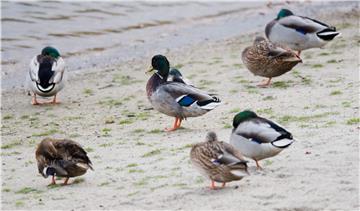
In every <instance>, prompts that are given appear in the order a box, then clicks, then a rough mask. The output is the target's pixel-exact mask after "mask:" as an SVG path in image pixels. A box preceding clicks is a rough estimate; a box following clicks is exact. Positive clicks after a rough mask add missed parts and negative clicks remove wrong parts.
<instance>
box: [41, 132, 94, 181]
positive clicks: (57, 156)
mask: <svg viewBox="0 0 360 211" xmlns="http://www.w3.org/2000/svg"><path fill="white" fill-rule="evenodd" d="M35 157H36V161H37V166H38V170H39V173H40V174H41V175H42V176H43V177H44V178H47V177H48V176H52V182H51V184H50V185H53V184H56V182H55V176H57V177H65V178H66V179H65V181H64V185H66V184H67V183H68V180H69V178H70V177H77V176H81V175H83V174H85V173H86V171H87V170H88V169H89V168H90V169H91V170H93V167H92V163H91V161H90V159H89V157H88V156H87V154H86V152H85V150H84V149H83V148H82V147H81V146H80V144H78V143H76V142H75V141H72V140H69V139H51V138H45V139H44V140H42V141H41V143H40V144H39V145H38V147H37V149H36V152H35Z"/></svg>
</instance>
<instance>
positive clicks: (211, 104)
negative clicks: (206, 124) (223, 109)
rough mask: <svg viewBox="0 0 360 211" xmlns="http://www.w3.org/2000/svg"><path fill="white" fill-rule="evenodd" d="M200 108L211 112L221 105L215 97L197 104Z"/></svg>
mask: <svg viewBox="0 0 360 211" xmlns="http://www.w3.org/2000/svg"><path fill="white" fill-rule="evenodd" d="M197 104H198V105H199V106H200V108H202V109H205V110H213V109H214V108H216V107H218V106H219V105H220V104H221V100H220V99H219V98H217V97H212V99H211V100H204V101H201V102H197Z"/></svg>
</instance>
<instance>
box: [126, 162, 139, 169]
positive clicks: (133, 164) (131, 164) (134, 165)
mask: <svg viewBox="0 0 360 211" xmlns="http://www.w3.org/2000/svg"><path fill="white" fill-rule="evenodd" d="M136 166H138V164H137V163H130V164H128V165H127V166H126V167H127V168H132V167H136Z"/></svg>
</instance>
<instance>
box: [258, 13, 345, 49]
mask: <svg viewBox="0 0 360 211" xmlns="http://www.w3.org/2000/svg"><path fill="white" fill-rule="evenodd" d="M265 34H266V37H267V38H268V39H269V40H270V41H271V42H273V43H276V44H280V45H286V46H288V47H289V48H291V49H293V50H295V51H298V55H300V53H301V51H302V50H306V49H309V48H321V47H323V46H324V45H326V44H327V43H328V42H329V41H331V40H333V39H334V38H335V37H336V36H338V35H340V32H338V31H336V28H335V27H333V26H329V25H327V24H325V23H323V22H320V21H318V20H315V19H312V18H308V17H303V16H297V15H294V13H292V12H291V11H290V10H288V9H281V10H280V11H279V13H278V15H277V17H276V18H275V19H274V20H272V21H271V22H269V23H268V24H267V25H266V28H265Z"/></svg>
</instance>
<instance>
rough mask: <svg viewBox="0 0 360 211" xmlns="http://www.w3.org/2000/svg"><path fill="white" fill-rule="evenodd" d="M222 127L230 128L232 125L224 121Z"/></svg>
mask: <svg viewBox="0 0 360 211" xmlns="http://www.w3.org/2000/svg"><path fill="white" fill-rule="evenodd" d="M223 128H225V129H228V128H232V125H231V124H228V123H225V124H224V126H223Z"/></svg>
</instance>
